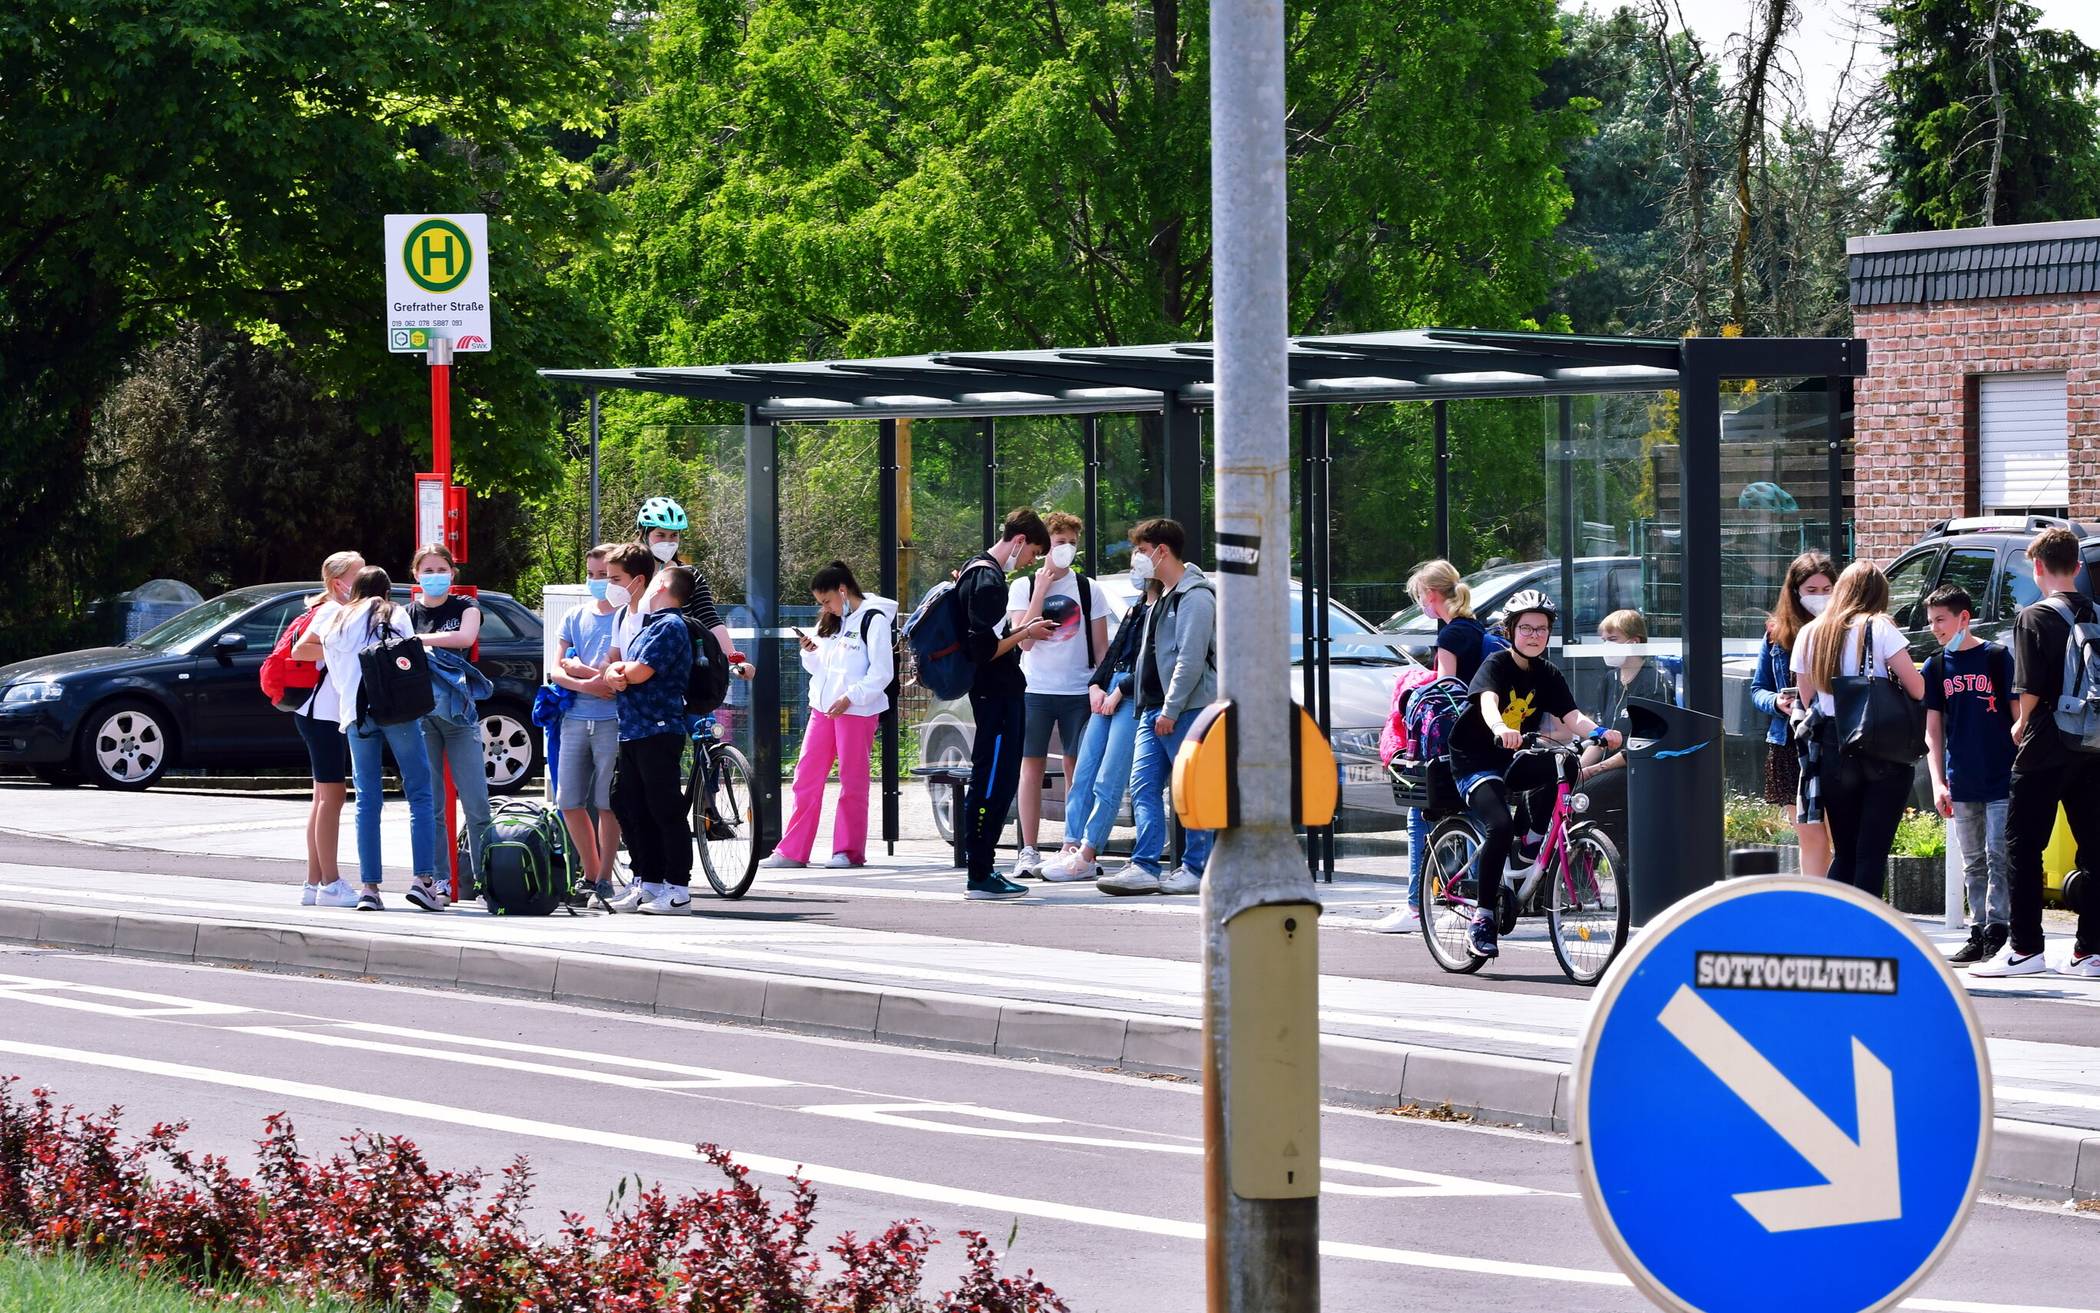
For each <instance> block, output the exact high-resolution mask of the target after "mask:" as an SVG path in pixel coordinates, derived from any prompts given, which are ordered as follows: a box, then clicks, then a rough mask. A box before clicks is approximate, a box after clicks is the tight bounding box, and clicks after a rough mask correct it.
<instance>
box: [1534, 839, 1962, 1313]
mask: <svg viewBox="0 0 2100 1313" xmlns="http://www.w3.org/2000/svg"><path fill="white" fill-rule="evenodd" d="M1574 1094H1575V1104H1574V1115H1573V1118H1572V1125H1573V1132H1574V1141H1575V1161H1576V1172H1577V1175H1578V1177H1579V1178H1580V1179H1581V1182H1582V1192H1583V1198H1584V1200H1585V1202H1586V1203H1587V1205H1588V1207H1589V1211H1590V1217H1591V1220H1592V1221H1593V1222H1594V1223H1595V1224H1596V1227H1597V1231H1598V1234H1599V1235H1600V1236H1602V1237H1603V1240H1604V1243H1605V1246H1606V1247H1607V1248H1608V1249H1610V1250H1611V1252H1612V1256H1613V1258H1614V1259H1616V1260H1617V1261H1618V1263H1619V1265H1620V1266H1621V1267H1622V1268H1623V1269H1624V1270H1625V1271H1626V1273H1627V1275H1629V1276H1630V1277H1632V1278H1633V1281H1634V1284H1635V1285H1637V1286H1639V1287H1640V1289H1641V1290H1642V1291H1643V1292H1644V1293H1646V1294H1647V1296H1648V1297H1649V1298H1650V1299H1652V1300H1654V1301H1655V1302H1656V1303H1657V1304H1658V1305H1660V1306H1662V1307H1663V1308H1667V1309H1676V1310H1682V1311H1683V1313H1753V1311H1755V1313H1769V1311H1770V1310H1773V1309H1784V1310H1786V1311H1787V1313H1865V1311H1867V1310H1878V1309H1885V1308H1889V1307H1891V1306H1893V1305H1894V1304H1895V1303H1896V1302H1897V1301H1898V1300H1900V1299H1902V1298H1903V1296H1904V1295H1905V1293H1907V1292H1908V1291H1910V1290H1911V1289H1912V1288H1913V1287H1915V1286H1916V1285H1917V1284H1918V1283H1919V1282H1920V1281H1922V1280H1924V1278H1925V1276H1926V1274H1927V1273H1929V1272H1930V1271H1931V1270H1932V1268H1933V1265H1934V1264H1936V1263H1937V1262H1938V1261H1939V1260H1940V1257H1941V1256H1942V1255H1943V1254H1944V1253H1945V1252H1946V1251H1947V1248H1948V1246H1949V1245H1950V1244H1951V1243H1952V1242H1953V1239H1954V1236H1955V1234H1956V1232H1957V1231H1959V1230H1960V1228H1961V1224H1962V1221H1963V1219H1965V1218H1966V1217H1967V1216H1968V1212H1969V1207H1970V1205H1971V1203H1972V1202H1973V1201H1974V1199H1975V1197H1976V1190H1977V1187H1978V1185H1979V1184H1980V1183H1981V1182H1982V1179H1983V1170H1984V1164H1985V1161H1986V1160H1987V1159H1988V1157H1989V1155H1990V1137H1991V1115H1992V1114H1991V1076H1990V1063H1989V1059H1988V1057H1987V1055H1986V1053H1985V1051H1984V1045H1983V1033H1982V1031H1981V1030H1980V1029H1979V1028H1978V1027H1977V1024H1976V1016H1975V1013H1974V1012H1973V1011H1972V1010H1971V1009H1970V1007H1969V1001H1968V996H1967V994H1966V993H1965V992H1964V991H1963V989H1962V987H1961V986H1960V984H1958V983H1957V982H1956V980H1955V978H1954V975H1953V973H1952V972H1951V971H1949V970H1948V969H1947V966H1946V964H1945V963H1944V962H1943V961H1942V960H1941V958H1940V955H1939V953H1938V952H1937V951H1936V950H1935V949H1934V948H1933V947H1932V945H1931V944H1929V943H1927V942H1926V940H1925V939H1924V937H1923V936H1921V935H1920V934H1918V932H1917V931H1916V930H1914V929H1913V928H1912V927H1911V926H1910V924H1909V922H1908V921H1906V920H1905V919H1904V918H1903V917H1901V916H1899V915H1897V914H1896V913H1895V912H1893V911H1891V910H1890V909H1889V908H1888V907H1887V906H1886V905H1885V904H1883V903H1881V902H1880V901H1879V900H1876V899H1871V898H1868V897H1867V896H1866V895H1865V894H1862V893H1860V892H1859V891H1857V890H1855V889H1853V888H1851V887H1849V886H1847V885H1843V884H1839V883H1835V882H1832V881H1827V880H1806V879H1760V880H1734V881H1728V882H1725V883H1723V884H1719V885H1715V886H1712V887H1710V888H1708V889H1706V890H1704V891H1702V892H1700V893H1698V894H1695V895H1694V896H1692V897H1690V898H1688V899H1686V900H1684V901H1683V902H1681V903H1679V904H1677V905H1676V906H1675V907H1673V908H1671V909H1670V910H1669V911H1668V912H1667V913H1665V914H1664V915H1663V916H1661V917H1660V918H1658V919H1657V920H1656V922H1655V923H1654V924H1653V925H1652V926H1650V927H1649V928H1648V930H1647V931H1646V932H1645V933H1644V934H1642V935H1641V936H1640V937H1639V938H1637V939H1636V940H1635V941H1634V943H1633V944H1632V946H1631V947H1630V948H1629V949H1628V951H1627V953H1626V954H1625V955H1624V956H1623V957H1621V958H1620V959H1619V961H1618V962H1617V963H1616V964H1615V965H1614V966H1613V968H1612V971H1611V973H1610V974H1609V975H1608V976H1606V977H1605V980H1604V983H1603V985H1602V986H1601V987H1600V989H1599V991H1598V996H1597V1007H1596V1011H1595V1013H1594V1014H1593V1015H1592V1017H1591V1019H1590V1025H1589V1030H1588V1032H1587V1033H1586V1034H1585V1035H1584V1037H1583V1045H1582V1052H1581V1056H1580V1058H1579V1060H1578V1065H1577V1068H1576V1073H1575V1090H1574Z"/></svg>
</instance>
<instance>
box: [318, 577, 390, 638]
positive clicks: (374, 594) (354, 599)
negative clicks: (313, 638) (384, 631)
mask: <svg viewBox="0 0 2100 1313" xmlns="http://www.w3.org/2000/svg"><path fill="white" fill-rule="evenodd" d="M393 591H394V581H393V580H392V579H391V578H389V577H388V575H387V572H386V571H384V570H382V569H380V568H379V567H378V566H376V565H368V566H366V567H365V568H364V569H362V570H359V571H358V572H357V582H355V583H353V584H352V585H350V603H349V605H347V606H345V607H344V608H343V609H342V610H340V611H338V612H336V613H335V620H334V622H333V623H332V624H331V625H330V626H329V627H328V632H327V633H325V634H323V635H321V637H322V638H323V639H329V638H334V637H335V636H336V635H337V634H340V633H342V632H344V631H345V630H347V629H349V628H350V626H352V625H354V624H358V623H361V622H366V623H369V622H368V617H370V616H372V615H374V614H375V613H376V614H377V616H378V620H377V622H376V623H377V624H380V625H388V624H392V623H393V621H394V599H393Z"/></svg>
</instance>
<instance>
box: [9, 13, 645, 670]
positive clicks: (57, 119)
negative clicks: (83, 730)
mask: <svg viewBox="0 0 2100 1313" xmlns="http://www.w3.org/2000/svg"><path fill="white" fill-rule="evenodd" d="M610 16H611V9H610V4H609V0H480V2H478V3H475V4H471V5H398V4H371V3H362V2H360V3H349V4H339V5H312V4H308V3H305V2H304V0H16V3H13V4H11V5H9V6H7V8H6V10H5V11H4V13H0V128H4V133H5V136H6V139H7V141H8V143H9V148H8V150H7V151H6V152H4V154H0V187H4V188H5V190H6V194H7V195H8V197H9V201H10V205H9V208H8V212H7V214H6V215H5V216H0V409H4V411H5V413H6V414H7V415H8V417H9V425H10V433H9V436H8V439H7V442H6V445H5V447H4V448H0V503H4V504H6V505H7V506H8V507H9V509H10V514H9V515H8V516H7V517H5V518H4V519H0V559H6V560H8V561H9V562H10V563H13V564H15V565H17V566H27V565H29V564H30V563H40V562H45V561H47V560H48V559H50V558H49V557H48V555H47V553H48V552H49V551H50V550H51V545H52V544H51V540H52V536H53V530H54V528H55V527H59V526H63V525H66V524H69V523H77V522H79V520H78V518H77V517H78V513H79V509H80V499H81V496H82V493H83V491H84V489H85V487H86V480H87V478H88V477H89V475H88V470H89V460H88V457H89V453H90V448H91V445H92V444H93V442H94V436H93V434H94V422H93V417H94V415H95V410H96V406H97V404H98V402H99V401H100V399H101V398H102V396H103V395H104V393H105V392H106V391H107V390H108V388H109V387H110V386H111V385H112V384H113V383H114V382H115V381H116V380H117V379H118V378H119V377H120V375H121V374H122V372H123V370H124V369H125V367H126V364H127V362H128V361H130V360H131V359H132V358H133V356H134V355H135V353H136V352H138V351H139V350H140V349H141V348H143V347H145V346H148V345H150V344H152V343H153V342H155V341H157V340H159V339H161V338H163V337H164V336H166V335H168V334H170V333H171V332H173V331H174V330H175V326H176V325H178V324H180V323H182V322H184V321H190V320H201V321H205V322H210V323H218V324H225V325H228V326H232V327H234V328H236V329H237V330H238V331H239V332H241V333H242V334H244V335H246V336H248V337H251V338H254V339H256V340H258V341H261V342H265V343H269V344H272V345H275V346H278V347H281V348H283V349H284V350H285V351H287V352H289V353H290V358H291V360H292V361H293V363H294V364H295V366H296V368H297V369H298V371H299V372H300V373H301V374H302V375H304V377H305V378H307V379H308V380H311V382H312V385H313V387H314V388H315V390H316V392H317V393H318V394H319V395H321V396H323V397H326V398H339V399H342V400H344V401H346V402H348V403H349V405H350V407H351V413H353V414H354V416H355V421H356V429H357V433H358V443H357V445H355V446H353V447H351V448H350V449H348V450H344V451H342V452H341V453H340V457H339V458H340V459H341V460H342V461H343V462H344V463H345V466H346V468H347V469H348V470H349V471H352V472H353V473H354V471H356V470H358V469H360V468H391V467H392V466H393V465H394V464H395V463H396V461H397V458H398V457H399V455H400V453H401V452H402V451H403V450H404V449H405V447H404V444H405V443H407V442H408V440H409V435H411V434H415V435H418V436H420V434H421V433H422V432H423V431H424V427H425V426H424V422H423V421H422V419H421V415H422V413H423V391H424V389H423V386H422V383H421V380H420V378H419V377H417V375H416V371H415V370H414V368H413V366H412V365H411V364H410V363H409V362H406V361H395V360H392V359H390V358H389V357H388V356H387V355H386V353H385V351H384V347H383V343H382V342H381V340H380V332H381V328H380V315H381V312H382V307H383V297H382V293H381V265H380V259H379V254H380V252H379V246H380V242H379V234H380V218H381V215H383V214H384V213H386V212H388V211H390V210H393V211H403V210H485V211H487V212H488V213H489V215H490V240H491V244H492V246H493V247H494V248H495V249H494V250H493V251H492V252H491V253H490V262H491V263H490V267H491V270H492V272H493V274H494V280H495V285H494V289H493V290H494V295H495V307H494V308H495V313H496V326H495V331H496V341H497V346H498V350H497V351H496V352H494V353H492V354H491V355H489V356H486V357H476V358H474V359H473V360H471V361H470V362H467V363H465V364H464V365H463V366H462V368H460V370H459V371H458V378H459V383H458V387H459V390H460V391H461V392H462V393H464V396H462V397H460V398H459V399H458V400H457V401H456V402H455V407H454V417H455V420H454V422H455V428H456V443H457V449H458V452H459V463H460V466H461V469H462V471H463V473H464V474H465V475H466V477H467V478H469V479H470V480H472V481H473V482H475V483H477V484H479V485H481V486H484V487H503V486H516V485H518V484H521V483H524V482H527V481H529V479H530V477H531V476H532V474H533V473H534V472H537V471H544V470H547V469H548V468H550V466H551V463H552V460H551V457H552V453H549V452H547V451H546V450H545V444H544V442H543V441H542V435H543V434H544V433H545V432H546V430H547V428H548V427H549V424H550V422H551V420H552V418H553V410H552V405H551V402H550V400H549V398H548V396H547V394H546V392H545V390H544V389H543V388H542V387H540V385H539V382H538V380H537V378H536V377H535V376H534V375H533V372H532V371H533V368H534V367H535V366H536V365H538V364H541V363H543V362H544V361H546V360H548V359H550V358H558V357H561V356H565V355H568V354H570V353H571V352H572V351H573V350H574V349H575V348H574V346H573V345H572V344H574V343H578V342H585V341H589V340H591V339H592V338H593V337H594V335H595V334H596V332H597V330H596V323H597V317H596V316H595V315H594V314H593V313H592V312H591V311H590V309H589V308H588V305H587V303H586V302H585V301H584V300H583V298H582V297H580V296H579V295H578V293H577V289H576V288H575V287H574V285H573V284H572V283H571V282H570V281H569V280H568V279H566V278H565V277H564V276H563V273H562V270H563V268H564V267H565V266H566V265H567V264H568V263H570V262H571V261H572V260H573V258H574V256H575V254H576V252H577V251H579V250H580V249H583V248H585V247H588V246H590V245H591V244H593V243H594V242H596V241H598V240H599V239H600V236H601V235H602V234H603V233H604V231H605V230H606V228H607V226H608V223H609V220H610V214H611V212H610V210H609V208H608V207H607V205H606V203H605V202H604V201H603V199H602V198H600V197H598V196H596V195H595V194H594V193H593V192H592V190H591V181H592V180H591V175H590V173H589V170H588V169H587V168H584V167H583V166H581V165H580V164H577V163H574V162H572V161H571V160H569V159H568V158H566V157H565V156H564V155H563V154H562V153H561V149H560V146H561V145H562V144H564V143H565V142H567V141H568V139H569V138H568V134H571V133H575V132H578V131H582V132H590V131H595V130H597V129H598V128H599V127H601V126H602V124H603V121H604V110H603V107H602V105H603V100H604V96H605V88H606V86H607V84H608V81H609V80H611V79H612V78H613V77H614V76H615V73H616V69H617V57H618V45H617V43H616V41H615V39H614V36H613V33H612V30H611V28H610V26H609V24H610ZM50 573H52V572H51V571H48V570H43V571H37V570H30V569H24V570H23V571H22V575H30V576H42V575H47V574H50ZM53 600H54V599H53V598H52V597H51V595H50V594H49V591H48V590H46V589H43V588H40V587H36V586H33V580H32V583H31V584H23V583H22V582H21V576H18V582H17V586H16V587H14V588H11V589H10V591H9V593H8V594H7V595H6V596H4V597H0V628H5V627H6V625H7V624H8V623H9V622H10V621H13V620H15V619H18V618H20V617H21V616H23V615H26V614H33V613H35V612H36V611H37V610H38V609H39V608H40V607H42V606H45V605H47V604H49V603H50V602H51V601H53Z"/></svg>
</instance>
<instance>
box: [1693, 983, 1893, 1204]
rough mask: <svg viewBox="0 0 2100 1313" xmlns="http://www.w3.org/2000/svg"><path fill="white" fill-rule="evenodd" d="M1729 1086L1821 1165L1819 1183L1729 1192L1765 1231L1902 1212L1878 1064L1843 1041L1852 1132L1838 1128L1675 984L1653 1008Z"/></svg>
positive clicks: (1886, 1092) (1860, 1047) (1887, 1092)
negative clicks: (1854, 1123)
mask: <svg viewBox="0 0 2100 1313" xmlns="http://www.w3.org/2000/svg"><path fill="white" fill-rule="evenodd" d="M1658 1020H1660V1021H1661V1022H1662V1024H1663V1029H1665V1030H1667V1031H1669V1032H1670V1033H1671V1034H1672V1035H1675V1036H1676V1037H1677V1041H1678V1042H1679V1043H1680V1044H1683V1045H1684V1046H1685V1047H1686V1048H1688V1049H1690V1050H1691V1051H1692V1056H1693V1057H1695V1058H1697V1059H1699V1061H1700V1062H1702V1063H1704V1064H1705V1066H1706V1069H1707V1070H1708V1071H1710V1072H1712V1073H1713V1074H1714V1075H1715V1076H1717V1077H1719V1078H1720V1080H1721V1083H1722V1084H1723V1085H1726V1086H1727V1087H1728V1089H1729V1092H1730V1093H1732V1094H1734V1095H1735V1097H1737V1098H1738V1099H1741V1100H1742V1101H1743V1102H1744V1103H1746V1104H1748V1105H1749V1106H1750V1111H1752V1112H1754V1113H1756V1114H1757V1115H1758V1117H1760V1118H1761V1119H1763V1121H1764V1123H1765V1125H1767V1126H1769V1127H1771V1128H1772V1129H1773V1130H1774V1131H1776V1132H1778V1134H1779V1138H1780V1139H1782V1140H1785V1141H1786V1142H1787V1147H1788V1148H1790V1149H1792V1150H1793V1151H1794V1152H1795V1153H1798V1154H1800V1155H1801V1156H1802V1157H1803V1158H1805V1159H1807V1160H1808V1165H1809V1166H1810V1167H1813V1168H1815V1169H1816V1170H1817V1171H1818V1172H1821V1173H1822V1174H1823V1179H1824V1182H1825V1183H1824V1184H1822V1185H1803V1186H1795V1187H1793V1188H1791V1189H1786V1190H1754V1191H1751V1192H1749V1193H1747V1194H1739V1195H1736V1196H1735V1201H1736V1202H1737V1203H1739V1204H1741V1205H1742V1206H1743V1208H1744V1210H1745V1211H1746V1212H1748V1213H1749V1214H1750V1216H1752V1217H1754V1218H1756V1219H1757V1222H1758V1225H1760V1226H1762V1227H1764V1229H1765V1230H1767V1231H1806V1230H1809V1229H1810V1228H1812V1227H1819V1226H1850V1225H1852V1224H1853V1223H1855V1222H1892V1221H1894V1220H1896V1219H1897V1218H1899V1217H1902V1216H1903V1177H1902V1173H1901V1171H1900V1170H1899V1168H1898V1166H1897V1163H1898V1158H1897V1153H1896V1086H1895V1082H1894V1080H1893V1079H1891V1077H1890V1076H1889V1069H1888V1064H1887V1063H1885V1062H1883V1061H1882V1060H1881V1059H1879V1058H1877V1057H1875V1056H1874V1055H1873V1054H1872V1053H1871V1052H1869V1051H1868V1049H1867V1046H1866V1045H1864V1044H1862V1043H1860V1042H1859V1040H1858V1039H1857V1038H1856V1037H1855V1038H1854V1039H1853V1041H1852V1083H1853V1097H1854V1098H1855V1100H1856V1101H1857V1104H1858V1108H1857V1111H1858V1122H1859V1138H1858V1139H1857V1140H1855V1139H1853V1138H1852V1137H1851V1136H1849V1135H1847V1134H1845V1133H1844V1132H1843V1131H1842V1130H1839V1129H1838V1125H1837V1123H1836V1122H1834V1121H1832V1120H1830V1117H1829V1115H1828V1114H1826V1113H1825V1112H1824V1111H1823V1110H1822V1109H1821V1108H1818V1107H1817V1106H1816V1105H1815V1102H1814V1100H1812V1099H1810V1098H1809V1097H1808V1096H1807V1095H1806V1094H1803V1093H1802V1092H1801V1087H1800V1086H1798V1085H1796V1084H1794V1082H1792V1081H1790V1080H1788V1079H1787V1078H1786V1076H1785V1075H1784V1074H1783V1073H1781V1072H1780V1070H1779V1068H1777V1067H1775V1066H1773V1065H1772V1063H1771V1061H1770V1059H1768V1058H1766V1057H1765V1055H1764V1054H1762V1053H1759V1052H1758V1051H1757V1049H1756V1048H1755V1047H1754V1046H1752V1045H1751V1043H1750V1041H1749V1040H1746V1039H1744V1038H1743V1037H1742V1036H1741V1035H1740V1034H1738V1033H1737V1032H1736V1029H1735V1027H1733V1026H1731V1025H1729V1024H1728V1022H1727V1020H1726V1019H1725V1018H1723V1017H1722V1016H1721V1014H1720V1013H1718V1012H1716V1011H1714V1010H1713V1008H1712V1007H1710V1006H1709V1005H1708V1004H1707V1002H1706V1000H1705V999H1702V998H1700V997H1699V996H1698V995H1697V994H1694V993H1693V992H1692V990H1691V986H1689V985H1679V986H1678V987H1677V992H1676V993H1675V994H1674V995H1672V996H1671V998H1670V1002H1669V1005H1668V1006H1666V1007H1664V1008H1663V1010H1662V1014H1661V1016H1660V1017H1659V1018H1658Z"/></svg>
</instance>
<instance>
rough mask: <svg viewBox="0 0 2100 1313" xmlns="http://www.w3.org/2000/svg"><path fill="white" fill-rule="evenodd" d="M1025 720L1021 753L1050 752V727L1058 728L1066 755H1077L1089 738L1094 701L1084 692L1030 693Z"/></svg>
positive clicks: (1028, 754)
mask: <svg viewBox="0 0 2100 1313" xmlns="http://www.w3.org/2000/svg"><path fill="white" fill-rule="evenodd" d="M1023 705H1024V707H1025V708H1026V720H1025V721H1024V722H1023V724H1022V729H1021V755H1022V756H1023V757H1047V756H1049V755H1050V731H1051V730H1052V729H1053V728H1054V729H1056V730H1057V746H1058V748H1059V750H1060V751H1061V752H1062V753H1063V755H1065V756H1067V757H1076V756H1078V755H1079V745H1080V744H1081V743H1083V742H1085V741H1086V723H1087V721H1089V720H1091V719H1093V715H1094V707H1093V703H1092V702H1091V701H1090V700H1088V698H1087V695H1086V694H1084V693H1030V694H1028V695H1027V696H1026V698H1025V700H1024V702H1023Z"/></svg>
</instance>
